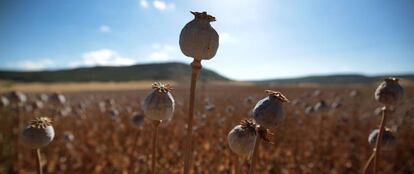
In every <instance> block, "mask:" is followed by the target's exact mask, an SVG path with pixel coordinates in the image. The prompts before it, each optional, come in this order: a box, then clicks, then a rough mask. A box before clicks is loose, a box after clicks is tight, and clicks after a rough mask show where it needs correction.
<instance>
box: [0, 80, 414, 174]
mask: <svg viewBox="0 0 414 174" xmlns="http://www.w3.org/2000/svg"><path fill="white" fill-rule="evenodd" d="M403 87H404V88H405V94H404V99H403V102H401V103H400V105H399V106H398V107H397V108H396V109H395V111H394V112H393V113H392V115H391V116H390V117H389V118H390V119H389V121H388V123H387V125H386V126H387V127H389V128H391V129H392V130H393V131H395V135H396V137H397V144H396V146H395V147H394V148H392V149H386V150H385V149H384V151H383V153H382V154H381V158H380V161H379V164H380V165H379V173H381V174H400V173H401V174H411V173H414V117H413V114H414V110H413V109H414V105H413V102H414V87H405V86H403ZM375 88H376V86H366V87H312V88H311V87H308V88H304V87H302V88H299V87H255V86H228V85H215V86H205V87H200V88H198V89H197V96H196V114H195V127H194V133H195V134H194V141H195V142H194V152H195V153H194V158H193V159H194V162H193V173H211V174H216V173H234V162H235V160H236V159H237V157H236V156H235V155H234V154H232V153H231V151H230V149H229V147H228V143H227V134H228V132H229V131H230V129H232V128H233V127H234V126H235V125H236V124H238V122H240V120H242V119H246V118H248V117H249V112H250V111H251V109H252V108H253V107H254V105H255V104H256V102H257V101H258V100H260V99H261V98H263V97H265V96H266V94H265V93H264V90H265V89H272V90H277V91H281V92H282V93H283V94H285V95H286V96H287V97H288V98H289V99H290V103H287V104H286V107H285V108H286V119H285V120H284V122H283V124H282V125H281V126H280V127H278V128H277V129H275V130H272V131H273V132H274V136H273V141H274V144H266V143H262V144H261V147H260V148H261V150H260V154H259V161H258V163H257V167H256V168H257V172H256V173H260V174H262V173H278V174H279V173H280V174H288V173H292V174H302V173H303V174H311V173H312V174H324V173H326V174H328V173H329V174H354V173H362V168H363V165H364V164H365V162H366V160H367V159H368V158H369V155H370V154H371V152H372V147H370V145H369V144H368V141H367V138H368V135H369V133H370V132H371V130H372V129H373V128H375V127H376V126H377V125H378V124H379V118H380V117H379V114H378V109H377V108H379V107H380V106H381V104H379V103H378V102H376V101H375V100H374V98H373V93H374V90H375ZM53 89H54V88H50V89H48V90H49V91H53ZM125 89H129V88H125ZM21 90H23V89H21ZM55 90H56V89H55ZM39 91H42V90H38V91H37V92H33V91H32V92H27V93H26V94H27V96H28V99H27V101H26V102H25V103H24V104H22V105H20V106H17V105H14V104H12V103H11V104H10V105H8V106H5V107H0V142H1V143H0V173H2V172H4V173H17V172H18V173H34V172H35V171H36V160H35V159H36V156H35V153H34V152H33V151H31V150H28V149H26V148H24V147H23V146H22V145H21V144H19V143H18V133H19V132H20V131H21V129H22V127H23V125H26V124H27V123H28V121H29V120H31V119H33V118H34V117H35V116H49V117H52V118H53V119H54V124H53V125H54V128H55V132H56V136H55V139H54V140H53V142H52V143H51V144H49V145H48V146H47V147H45V148H43V149H42V153H43V155H44V156H43V159H45V161H44V162H47V164H46V166H45V168H44V171H45V172H46V173H69V174H74V173H76V174H80V173H111V174H113V173H148V171H149V168H150V154H151V136H152V130H153V129H152V125H151V124H149V122H147V121H146V123H145V124H144V125H143V126H142V127H139V128H136V127H134V126H133V125H132V124H131V117H132V115H133V113H134V112H138V113H140V112H141V108H140V106H141V101H142V100H143V99H144V97H145V96H146V95H147V94H148V93H149V92H150V91H151V89H150V86H149V85H148V86H147V88H141V87H139V88H138V87H137V90H120V91H116V90H109V91H100V92H93V91H91V90H89V91H85V92H79V91H78V92H74V91H69V92H63V95H64V96H65V97H66V102H63V103H59V102H57V101H55V99H53V97H50V94H51V93H41V92H39ZM63 91H64V90H63ZM3 92H4V91H3ZM5 93H6V92H4V93H3V94H0V95H5ZM40 94H48V95H49V99H48V101H46V100H45V97H43V100H42V99H41V98H40ZM172 94H173V96H174V98H175V100H176V111H175V115H174V117H173V119H172V120H171V121H169V122H165V123H162V126H161V128H160V129H159V149H158V150H159V151H158V154H159V155H158V170H159V172H158V173H160V174H174V173H182V170H183V149H184V145H185V143H184V140H185V132H186V119H187V111H188V102H187V101H188V88H184V87H176V88H175V89H174V90H173V91H172ZM35 101H37V103H35ZM319 101H324V102H325V103H326V105H325V106H323V107H320V108H315V105H316V104H317V103H318V102H319ZM40 102H42V103H43V106H41V104H39V103H40ZM18 123H20V128H19V124H18ZM16 144H17V145H16ZM239 160H240V162H241V164H242V173H247V171H248V167H249V164H248V162H247V160H246V159H241V158H240V159H239Z"/></svg>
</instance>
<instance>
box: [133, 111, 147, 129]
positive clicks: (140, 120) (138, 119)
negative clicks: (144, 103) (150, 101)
mask: <svg viewBox="0 0 414 174" xmlns="http://www.w3.org/2000/svg"><path fill="white" fill-rule="evenodd" d="M131 123H132V125H133V126H134V127H136V128H139V127H141V126H142V125H143V124H144V115H142V114H139V113H137V112H134V113H133V114H132V117H131Z"/></svg>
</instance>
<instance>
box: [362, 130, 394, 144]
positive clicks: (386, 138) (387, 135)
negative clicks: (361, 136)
mask: <svg viewBox="0 0 414 174" xmlns="http://www.w3.org/2000/svg"><path fill="white" fill-rule="evenodd" d="M378 134H379V129H374V130H373V131H372V132H371V133H370V134H369V136H368V143H369V144H370V145H372V146H375V143H376V142H377V138H378ZM381 137H382V138H381V146H383V147H388V148H390V147H393V146H394V145H395V136H394V133H393V132H392V131H391V130H390V129H389V128H385V131H384V133H383V134H382V136H381Z"/></svg>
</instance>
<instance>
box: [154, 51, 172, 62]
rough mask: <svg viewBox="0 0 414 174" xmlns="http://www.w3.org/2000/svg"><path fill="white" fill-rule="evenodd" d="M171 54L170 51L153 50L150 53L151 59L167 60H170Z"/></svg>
mask: <svg viewBox="0 0 414 174" xmlns="http://www.w3.org/2000/svg"><path fill="white" fill-rule="evenodd" d="M169 58H170V56H169V55H168V53H166V52H163V51H160V52H153V53H151V54H150V59H152V60H154V61H167V60H169Z"/></svg>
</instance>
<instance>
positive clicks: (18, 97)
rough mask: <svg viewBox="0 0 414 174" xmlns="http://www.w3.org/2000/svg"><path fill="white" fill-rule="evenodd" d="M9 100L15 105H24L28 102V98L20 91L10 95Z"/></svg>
mask: <svg viewBox="0 0 414 174" xmlns="http://www.w3.org/2000/svg"><path fill="white" fill-rule="evenodd" d="M8 97H9V100H10V102H11V103H13V104H22V103H25V102H26V101H27V96H26V95H25V94H24V93H22V92H20V91H13V92H10V93H9V94H8Z"/></svg>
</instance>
